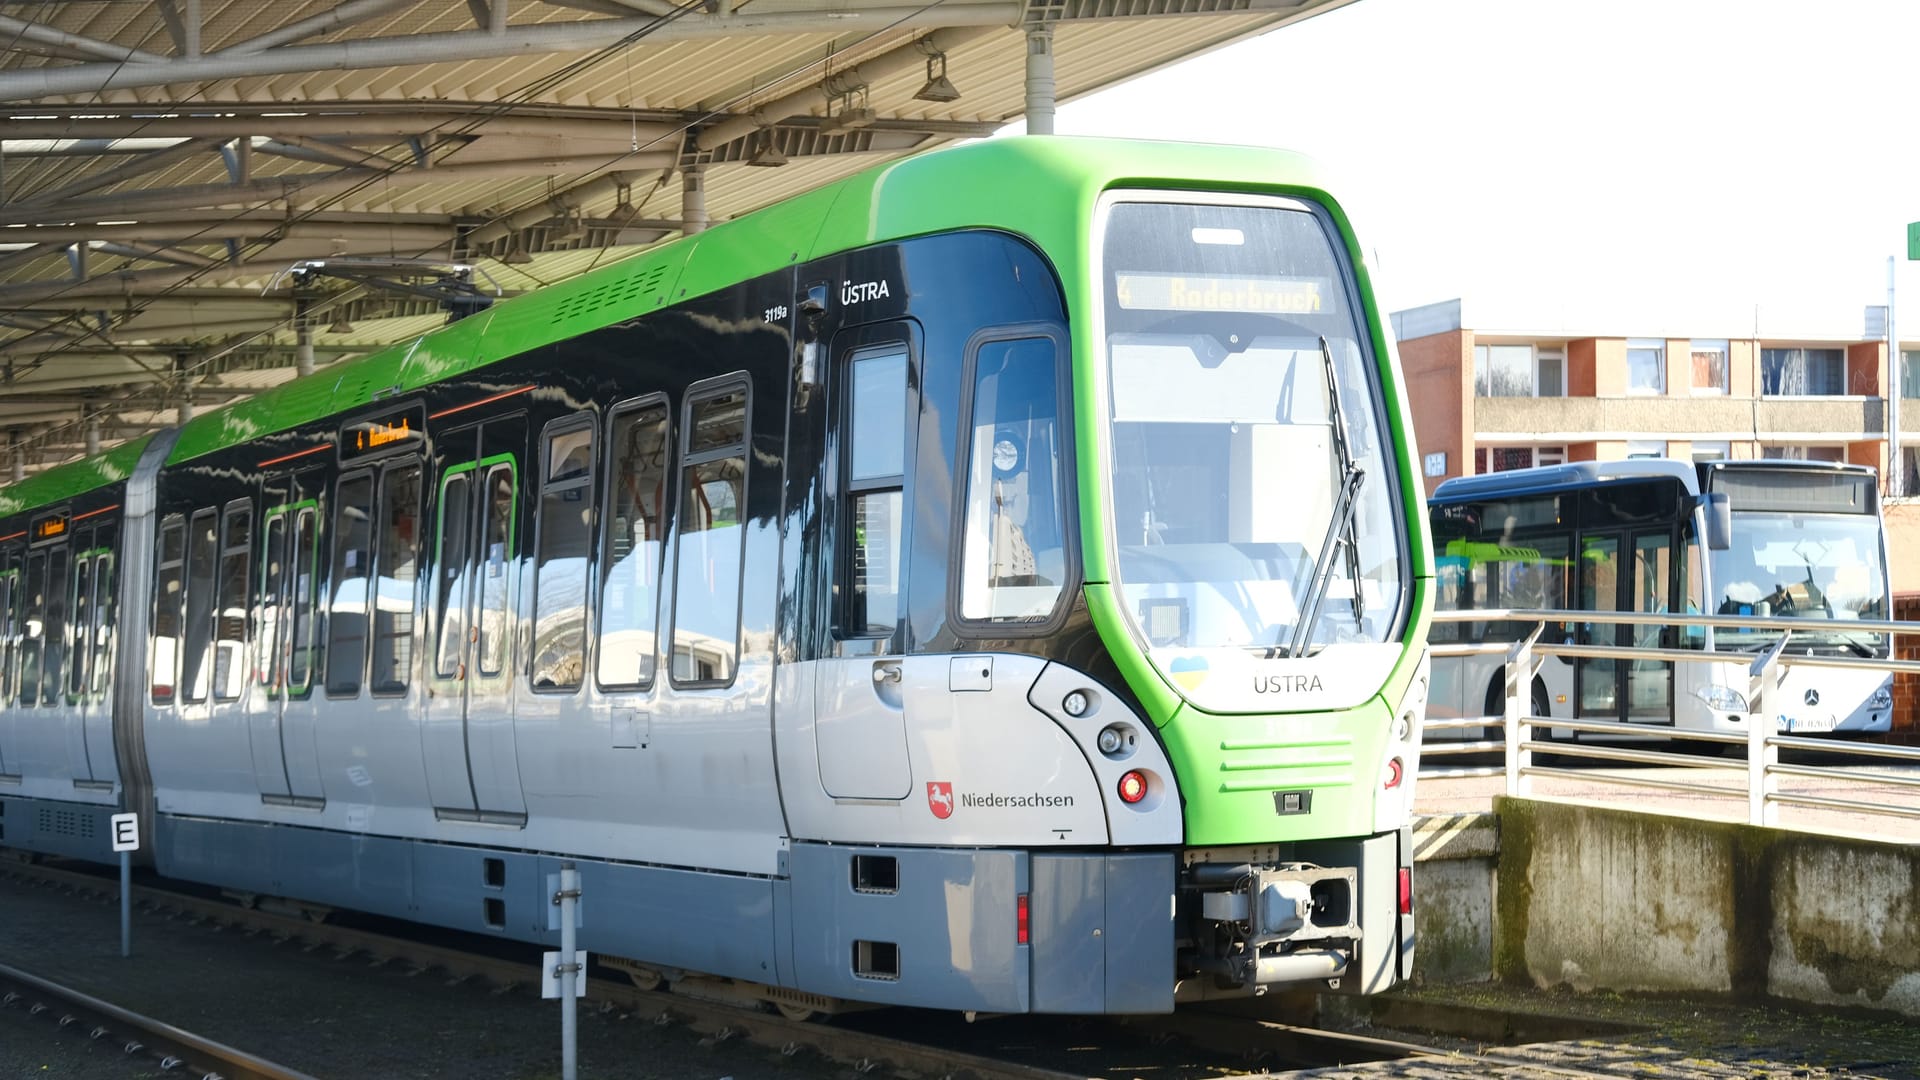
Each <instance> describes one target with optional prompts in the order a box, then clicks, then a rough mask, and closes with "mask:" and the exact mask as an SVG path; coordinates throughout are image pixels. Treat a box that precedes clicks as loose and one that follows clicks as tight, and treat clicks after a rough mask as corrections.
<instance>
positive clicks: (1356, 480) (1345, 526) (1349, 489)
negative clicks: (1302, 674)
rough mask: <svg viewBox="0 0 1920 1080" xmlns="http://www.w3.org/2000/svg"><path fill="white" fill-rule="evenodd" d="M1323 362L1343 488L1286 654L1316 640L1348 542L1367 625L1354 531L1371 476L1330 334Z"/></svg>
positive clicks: (1360, 613)
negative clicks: (1357, 443)
mask: <svg viewBox="0 0 1920 1080" xmlns="http://www.w3.org/2000/svg"><path fill="white" fill-rule="evenodd" d="M1320 361H1321V363H1322V364H1324V365H1325V366H1326V369H1327V408H1328V410H1329V411H1331V412H1332V413H1333V416H1332V421H1333V423H1332V427H1333V452H1334V456H1335V457H1337V458H1338V459H1339V462H1340V475H1341V481H1340V490H1339V491H1337V492H1335V493H1334V499H1333V520H1331V521H1329V522H1327V535H1326V536H1325V537H1323V538H1322V539H1321V541H1320V557H1319V558H1318V559H1316V560H1315V561H1314V564H1313V582H1312V584H1311V585H1309V586H1308V587H1307V596H1306V604H1305V605H1304V606H1303V607H1302V608H1301V611H1302V615H1301V618H1300V621H1299V622H1298V623H1295V624H1294V627H1293V641H1292V642H1291V643H1290V644H1289V645H1288V646H1287V652H1286V655H1288V656H1301V655H1304V654H1305V652H1306V648H1307V646H1308V645H1310V644H1312V643H1313V627H1314V624H1315V623H1317V622H1319V621H1320V605H1321V604H1322V603H1324V602H1325V601H1326V599H1327V586H1329V585H1331V584H1332V583H1333V547H1334V545H1335V544H1345V545H1346V549H1347V577H1348V579H1349V580H1350V581H1351V582H1352V583H1353V622H1354V625H1355V626H1364V625H1366V623H1365V619H1366V601H1365V600H1364V599H1363V598H1362V596H1361V581H1360V538H1359V535H1358V534H1357V533H1356V532H1355V530H1354V514H1355V512H1356V511H1357V510H1358V509H1359V508H1360V498H1359V496H1360V485H1361V484H1363V483H1364V482H1365V481H1366V479H1367V470H1366V469H1364V468H1362V467H1361V466H1360V463H1359V462H1357V461H1355V460H1353V451H1352V450H1351V449H1349V448H1348V446H1347V411H1346V410H1345V409H1344V408H1342V407H1341V404H1342V403H1341V400H1340V379H1339V376H1338V374H1337V373H1336V372H1335V371H1334V370H1333V350H1332V349H1330V348H1328V347H1327V338H1326V335H1324V334H1322V335H1321V336H1320Z"/></svg>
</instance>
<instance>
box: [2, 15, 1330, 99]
mask: <svg viewBox="0 0 1920 1080" xmlns="http://www.w3.org/2000/svg"><path fill="white" fill-rule="evenodd" d="M373 2H380V0H373ZM1217 2H1218V3H1219V4H1220V5H1222V7H1223V8H1225V10H1223V11H1222V13H1223V14H1248V13H1251V12H1258V11H1267V10H1278V9H1282V8H1285V9H1291V8H1293V7H1295V6H1297V0H1217ZM1229 4H1231V5H1232V6H1231V7H1226V5H1229ZM344 6H346V5H343V7H344ZM1169 6H1171V7H1175V8H1178V7H1181V6H1182V5H1180V4H1178V3H1174V4H1172V5H1169ZM335 10H336V11H339V10H341V9H335ZM1025 12H1026V5H1025V4H1024V3H1005V2H1000V3H972V4H949V5H941V4H931V5H925V6H920V7H881V8H861V9H855V10H845V9H841V10H834V11H829V10H824V9H823V10H818V11H777V12H745V13H741V12H735V13H733V14H729V15H682V16H680V17H678V18H676V19H674V20H673V21H671V22H664V21H662V20H661V19H659V18H656V17H653V16H638V17H635V18H630V19H586V20H582V21H579V22H553V23H538V24H533V25H528V26H515V27H511V28H509V29H508V30H506V31H505V32H504V33H499V34H494V33H488V32H486V31H480V30H462V31H454V32H446V33H430V34H406V35H397V36H394V37H375V38H356V39H354V40H351V41H340V42H333V43H331V44H326V45H288V46H283V47H280V48H268V49H259V50H256V51H251V52H244V53H243V52H239V51H237V50H238V49H240V48H242V47H250V46H252V45H254V44H255V43H256V42H258V41H259V40H260V39H258V38H256V39H254V40H253V41H251V42H246V43H243V45H242V46H235V47H233V48H229V49H224V50H221V51H220V52H216V53H210V54H208V55H206V56H202V57H199V58H197V59H192V60H163V59H160V58H157V57H156V58H153V59H152V60H144V61H140V62H132V61H127V60H121V61H117V62H113V63H89V64H77V65H74V66H72V67H37V68H25V69H18V70H12V71H6V72H0V100H8V101H17V100H24V99H30V98H37V97H47V96H51V95H58V94H84V93H96V92H104V91H107V90H124V89H129V88H132V87H139V86H165V85H167V84H169V83H190V82H205V81H209V80H215V79H238V78H252V77H257V76H263V75H288V74H295V73H300V72H313V71H352V70H363V69H366V68H392V67H400V68H405V67H411V66H414V65H417V64H434V63H444V62H454V61H466V60H486V59H492V58H496V57H502V56H523V55H527V54H532V53H555V52H589V51H592V50H594V49H600V48H605V47H608V46H612V45H617V44H619V43H620V42H621V41H624V40H626V39H627V38H629V37H632V36H634V35H636V34H644V36H645V40H646V41H647V43H648V44H662V43H666V42H674V41H694V40H702V39H709V38H718V37H734V36H739V35H743V34H809V33H829V34H844V33H848V32H857V31H861V30H869V31H875V32H877V31H881V30H913V29H919V28H923V27H943V26H1010V25H1012V24H1014V23H1016V22H1018V21H1019V20H1020V19H1021V18H1022V17H1023V16H1024V15H1025ZM1201 13H1203V12H1188V11H1170V12H1169V14H1201ZM1087 17H1099V15H1098V14H1094V15H1090V16H1087ZM321 18H324V16H321ZM305 21H311V20H305ZM14 22H16V23H18V22H19V20H14ZM20 25H23V26H24V25H31V24H24V23H22V24H20ZM296 25H298V24H296ZM43 29H45V28H43ZM287 29H291V28H287ZM55 32H56V33H58V31H55ZM283 32H284V30H283V31H276V32H275V33H276V34H277V33H283ZM267 36H272V35H267ZM302 36H305V35H302ZM96 44H100V45H104V43H98V42H96ZM105 47H107V48H117V46H105ZM148 55H149V56H150V55H151V54H148ZM156 61H157V62H156Z"/></svg>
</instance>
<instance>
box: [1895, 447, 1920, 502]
mask: <svg viewBox="0 0 1920 1080" xmlns="http://www.w3.org/2000/svg"><path fill="white" fill-rule="evenodd" d="M1899 494H1901V495H1920V446H1903V447H1901V448H1900V491H1899Z"/></svg>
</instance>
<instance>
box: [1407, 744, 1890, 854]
mask: <svg viewBox="0 0 1920 1080" xmlns="http://www.w3.org/2000/svg"><path fill="white" fill-rule="evenodd" d="M1460 763H1461V764H1467V763H1468V762H1460ZM1712 764H1716V765H1718V766H1720V767H1718V768H1668V767H1648V766H1632V767H1627V768H1619V769H1614V768H1605V769H1601V768H1592V767H1588V766H1582V767H1581V769H1580V772H1581V775H1580V776H1574V777H1568V776H1536V777H1533V778H1532V782H1533V792H1534V794H1535V795H1536V796H1539V797H1542V798H1552V799H1571V800H1578V801H1580V802H1588V803H1595V804H1599V805H1610V806H1630V807H1633V808H1636V809H1642V810H1648V809H1652V810H1657V811H1659V812H1661V813H1669V814H1682V815H1685V816H1688V817H1696V818H1700V819H1702V820H1707V821H1733V822H1744V821H1746V820H1747V791H1746V782H1747V773H1746V762H1744V761H1737V760H1731V759H1722V760H1719V761H1714V762H1712ZM1852 768H1854V769H1857V770H1858V771H1860V772H1863V773H1875V774H1881V775H1887V776H1895V777H1920V766H1913V765H1884V764H1861V765H1856V766H1852ZM1611 776H1623V777H1627V778H1629V779H1633V780H1640V781H1648V780H1667V781H1685V782H1690V783H1696V784H1713V785H1716V786H1722V785H1724V786H1725V787H1726V788H1727V794H1726V795H1725V796H1718V795H1705V794H1700V793H1697V792H1692V791H1656V790H1650V789H1647V788H1645V787H1640V786H1637V785H1627V784H1620V783H1610V782H1609V781H1608V777H1611ZM1417 785H1418V786H1417V787H1416V788H1415V789H1414V799H1413V806H1414V812H1415V813H1416V814H1426V815H1440V814H1481V813H1486V812H1487V811H1489V810H1491V809H1492V807H1493V799H1494V796H1496V795H1500V794H1504V793H1505V791H1506V778H1505V776H1502V775H1495V776H1472V777H1447V778H1444V779H1436V778H1433V777H1422V778H1420V779H1419V780H1418V781H1417ZM1791 790H1792V791H1793V792H1794V793H1796V794H1805V795H1813V796H1822V797H1828V798H1841V799H1872V800H1875V801H1878V802H1881V803H1884V804H1890V805H1899V806H1910V807H1914V808H1915V809H1916V810H1920V787H1907V788H1904V789H1902V788H1898V787H1893V786H1890V785H1885V784H1881V785H1870V784H1866V783H1861V782H1856V781H1851V780H1846V779H1841V778H1824V777H1823V778H1820V779H1809V778H1798V777H1797V778H1794V779H1793V781H1792V786H1791ZM1779 814H1780V819H1779V822H1778V825H1779V826H1780V827H1781V828H1787V829H1808V830H1814V831H1818V832H1825V833H1832V834H1835V835H1840V836H1856V837H1863V838H1866V839H1871V840H1880V841H1887V842H1892V843H1897V844H1912V843H1920V821H1916V820H1915V819H1913V818H1911V817H1896V816H1890V815H1886V814H1870V813H1861V812H1854V811H1848V810H1835V809H1827V808H1822V807H1809V806H1781V807H1780V808H1779Z"/></svg>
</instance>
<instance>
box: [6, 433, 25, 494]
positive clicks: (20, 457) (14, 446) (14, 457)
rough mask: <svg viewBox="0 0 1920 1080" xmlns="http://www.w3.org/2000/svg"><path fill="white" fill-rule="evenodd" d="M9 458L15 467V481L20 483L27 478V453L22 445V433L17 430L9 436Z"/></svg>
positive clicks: (13, 467)
mask: <svg viewBox="0 0 1920 1080" xmlns="http://www.w3.org/2000/svg"><path fill="white" fill-rule="evenodd" d="M7 458H8V461H9V464H10V465H11V467H12V469H13V482H14V483H16V484H17V483H19V482H20V481H22V480H25V479H26V478H27V455H26V451H25V450H23V449H22V448H21V446H20V433H19V432H17V431H15V432H13V433H11V434H9V435H8V436H7Z"/></svg>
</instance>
